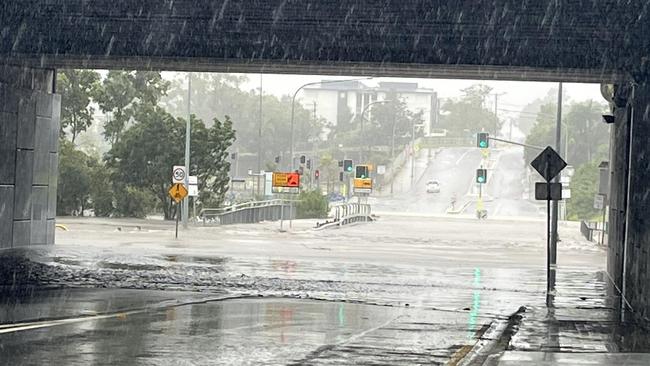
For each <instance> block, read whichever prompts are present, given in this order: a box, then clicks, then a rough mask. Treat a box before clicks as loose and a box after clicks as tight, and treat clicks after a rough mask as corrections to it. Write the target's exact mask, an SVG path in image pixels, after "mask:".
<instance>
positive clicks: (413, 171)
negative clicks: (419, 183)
mask: <svg viewBox="0 0 650 366" xmlns="http://www.w3.org/2000/svg"><path fill="white" fill-rule="evenodd" d="M411 125H412V126H411V188H413V184H414V183H415V119H413V121H412V123H411Z"/></svg>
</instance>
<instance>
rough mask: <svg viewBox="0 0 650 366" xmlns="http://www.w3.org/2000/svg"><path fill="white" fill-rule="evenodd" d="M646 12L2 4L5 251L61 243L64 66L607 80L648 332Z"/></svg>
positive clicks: (620, 188) (633, 286) (617, 201)
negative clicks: (57, 90) (57, 232)
mask: <svg viewBox="0 0 650 366" xmlns="http://www.w3.org/2000/svg"><path fill="white" fill-rule="evenodd" d="M649 12H650V8H649V5H648V3H647V2H646V1H643V0H630V1H627V2H625V3H622V2H621V1H618V0H599V1H591V0H590V1H587V0H578V1H556V0H542V1H539V0H524V1H522V0H497V1H494V0H490V1H486V0H478V1H477V0H461V1H424V0H401V1H397V0H395V1H393V0H387V1H381V2H376V1H372V2H371V1H362V0H341V1H286V0H248V1H246V0H239V1H232V0H231V1H229V0H221V1H208V0H165V1H153V0H146V1H132V0H111V1H105V0H96V1H88V0H29V1H26V0H6V1H3V2H2V4H0V65H4V67H2V68H0V100H2V105H1V106H0V107H1V108H0V111H2V112H1V114H0V119H1V120H2V123H1V124H0V141H2V145H1V149H2V156H0V170H1V171H2V172H3V175H2V177H0V179H1V180H0V192H2V194H0V233H1V236H0V240H1V242H0V248H2V247H11V246H21V245H30V244H42V243H52V242H53V231H52V230H53V225H54V221H53V218H54V212H55V209H54V205H55V203H56V194H55V192H56V178H55V176H56V173H55V172H56V151H57V147H56V142H55V141H56V136H57V135H56V131H58V123H59V122H58V118H59V117H58V114H59V112H58V111H59V109H60V98H59V97H57V96H56V95H55V94H52V92H53V90H54V89H53V80H54V78H53V75H54V70H55V69H57V68H127V69H157V70H179V71H213V72H263V73H302V74H345V75H371V76H400V77H431V78H471V79H504V80H527V81H566V82H571V81H573V82H596V83H610V84H615V88H614V89H615V93H614V95H613V97H612V98H611V99H612V106H613V113H614V115H615V117H616V118H615V120H616V122H615V127H614V129H613V134H612V141H613V154H612V164H611V166H612V167H613V168H612V184H611V187H612V192H611V212H610V217H611V225H610V249H609V263H608V271H609V273H610V276H611V277H612V279H613V282H614V283H615V284H616V286H617V288H618V289H620V290H621V292H622V293H623V294H624V295H625V298H626V301H627V302H628V307H629V308H631V309H632V310H633V313H634V314H635V316H636V317H637V318H639V319H648V317H650V278H649V274H650V270H649V265H650V253H649V251H648V247H649V246H650V225H649V220H648V215H649V214H650V212H649V210H648V207H650V183H649V182H650V142H649V141H650V83H649V80H648V79H649V75H650V72H649V64H648V60H649V54H648V50H650V19H649V17H650V14H649ZM6 172H9V174H6ZM560 260H561V259H560Z"/></svg>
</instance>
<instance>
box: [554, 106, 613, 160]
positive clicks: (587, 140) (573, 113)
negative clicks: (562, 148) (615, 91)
mask: <svg viewBox="0 0 650 366" xmlns="http://www.w3.org/2000/svg"><path fill="white" fill-rule="evenodd" d="M606 111H607V106H606V104H604V103H598V102H595V101H593V100H588V101H584V102H581V103H574V104H572V105H571V106H570V108H569V111H568V113H567V114H566V116H565V117H564V121H566V125H567V128H566V129H567V131H563V132H564V133H568V134H569V156H568V157H567V161H568V162H570V164H571V165H574V166H579V165H582V164H585V163H589V162H592V161H594V160H602V159H606V158H607V155H608V149H609V131H608V127H607V126H606V125H605V124H603V123H601V120H602V115H603V114H604V113H606ZM562 142H563V143H564V141H562Z"/></svg>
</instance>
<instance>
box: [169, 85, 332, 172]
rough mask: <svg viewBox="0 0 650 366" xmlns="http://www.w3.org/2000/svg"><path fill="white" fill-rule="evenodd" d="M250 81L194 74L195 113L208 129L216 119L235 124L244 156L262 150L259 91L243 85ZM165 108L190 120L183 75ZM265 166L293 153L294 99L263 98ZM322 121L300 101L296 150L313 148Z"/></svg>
mask: <svg viewBox="0 0 650 366" xmlns="http://www.w3.org/2000/svg"><path fill="white" fill-rule="evenodd" d="M246 80H247V79H246V78H245V77H238V76H234V75H231V74H206V73H193V74H192V93H191V102H192V103H191V111H192V113H193V114H196V115H197V117H198V119H201V120H203V121H206V125H207V126H208V127H210V126H211V124H212V119H213V118H215V117H216V118H218V119H220V120H224V119H225V117H226V116H229V119H230V120H231V121H233V128H234V129H235V130H236V131H237V142H236V148H237V149H239V150H240V152H241V153H253V154H256V153H257V152H258V150H259V146H260V141H259V103H260V95H259V91H258V90H251V91H244V90H242V89H241V85H242V83H243V82H245V81H246ZM163 105H164V106H165V107H166V108H167V110H168V111H169V112H170V113H171V114H172V115H174V116H176V117H182V118H186V117H187V78H186V77H185V76H183V77H182V78H179V79H177V80H175V81H174V82H173V83H172V86H171V88H170V91H169V93H168V95H167V96H166V97H165V98H163ZM262 108H263V113H262V118H263V120H262V146H263V147H264V148H263V150H262V151H261V152H262V166H265V165H266V164H268V163H272V162H273V158H274V157H275V156H277V155H283V154H281V153H283V152H285V153H288V152H289V147H290V145H291V137H290V136H291V132H290V122H291V97H289V96H283V97H282V98H277V97H275V96H273V95H266V94H265V95H264V96H263V98H262ZM322 129H323V122H322V120H314V119H313V118H312V114H311V113H310V111H308V110H306V109H305V108H303V106H302V105H301V104H300V103H299V102H298V101H296V104H295V116H294V134H295V136H294V141H295V146H296V149H305V148H311V144H310V141H314V140H316V139H317V138H318V136H319V134H320V133H321V132H322Z"/></svg>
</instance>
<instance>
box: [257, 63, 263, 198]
mask: <svg viewBox="0 0 650 366" xmlns="http://www.w3.org/2000/svg"><path fill="white" fill-rule="evenodd" d="M262 78H263V74H260V112H259V114H260V116H259V117H260V120H259V125H258V130H257V174H259V173H260V172H261V171H262V101H263V96H264V93H263V89H262ZM257 195H258V196H259V195H260V176H259V175H258V176H257Z"/></svg>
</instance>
